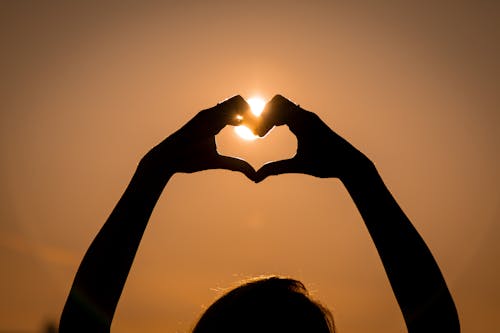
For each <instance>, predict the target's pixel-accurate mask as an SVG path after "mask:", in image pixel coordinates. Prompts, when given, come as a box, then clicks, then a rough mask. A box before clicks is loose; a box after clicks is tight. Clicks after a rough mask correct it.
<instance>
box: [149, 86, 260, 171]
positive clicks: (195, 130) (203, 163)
mask: <svg viewBox="0 0 500 333" xmlns="http://www.w3.org/2000/svg"><path fill="white" fill-rule="evenodd" d="M249 113H250V106H249V105H248V104H247V102H246V101H245V100H244V99H243V98H242V97H241V96H239V95H238V96H234V97H231V98H229V99H227V100H225V101H223V102H222V103H219V104H217V105H216V106H214V107H212V108H210V109H207V110H203V111H200V112H199V113H198V114H197V115H196V116H195V117H194V118H193V119H191V120H190V121H189V122H188V123H187V124H186V125H184V126H183V127H182V128H181V129H179V130H178V131H177V132H175V133H174V134H172V135H171V136H169V137H168V138H166V139H165V140H164V141H163V142H161V143H160V144H159V145H157V146H156V147H154V148H153V149H152V150H151V151H150V152H149V153H148V154H146V156H145V157H144V158H143V160H142V162H141V163H147V164H148V165H149V166H153V167H154V168H155V169H156V170H157V171H159V172H165V173H172V174H173V173H176V172H186V173H192V172H197V171H202V170H208V169H227V170H232V171H239V172H242V173H243V174H245V175H246V176H247V177H248V178H250V179H253V177H254V175H255V170H254V168H253V167H252V166H251V165H250V164H248V163H247V162H245V161H243V160H241V159H238V158H235V157H228V156H222V155H219V154H218V153H217V147H216V143H215V136H216V135H217V133H219V132H220V131H221V130H222V129H223V128H224V127H225V126H226V125H233V126H236V125H240V124H241V123H242V119H243V117H244V116H245V115H248V114H249Z"/></svg>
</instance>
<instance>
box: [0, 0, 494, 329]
mask: <svg viewBox="0 0 500 333" xmlns="http://www.w3.org/2000/svg"><path fill="white" fill-rule="evenodd" d="M401 3H403V2H401ZM499 13H500V8H499V5H498V2H496V1H468V2H460V1H454V2H450V4H449V5H447V4H445V2H444V1H443V2H440V1H424V2H418V3H415V4H408V3H407V2H406V1H405V2H404V4H395V3H393V2H392V1H391V2H387V3H385V2H383V1H370V2H364V3H361V2H357V4H352V3H351V2H349V3H339V2H336V1H308V2H306V1H239V2H237V4H236V1H179V2H163V3H162V4H159V2H148V3H147V2H145V1H141V2H127V1H116V2H107V3H106V4H105V5H104V4H103V3H102V2H97V1H96V2H85V3H83V2H82V3H80V4H74V3H72V2H71V3H70V2H65V3H63V2H44V3H43V4H41V3H39V2H37V1H33V2H31V1H2V2H0V42H1V44H0V45H1V53H0V149H1V151H2V154H1V158H0V185H1V186H0V269H1V271H0V295H1V297H0V331H2V332H9V331H14V330H16V331H20V330H23V331H26V332H37V331H40V329H41V327H43V325H44V323H46V322H47V321H57V320H58V318H59V315H60V312H61V310H62V307H63V304H64V302H65V299H66V296H67V294H68V292H69V288H70V285H71V283H72V280H73V277H74V274H75V272H76V269H77V267H78V264H79V262H80V260H81V258H82V256H83V254H84V253H85V251H86V249H87V247H88V245H89V244H90V242H91V241H92V239H93V237H94V236H95V234H96V233H97V232H98V230H99V228H100V227H101V225H102V224H103V223H104V221H105V220H106V218H107V216H108V214H109V213H110V212H111V210H112V208H113V207H114V204H115V203H116V202H117V200H118V198H119V197H120V195H121V193H122V191H123V190H124V189H125V187H126V185H127V183H128V181H129V179H130V177H131V175H132V174H133V172H134V170H135V167H136V165H137V163H138V161H139V159H140V158H141V156H143V154H144V153H145V152H147V151H148V150H149V149H150V148H151V147H152V146H154V145H155V144H157V143H158V142H160V141H161V140H162V139H163V138H164V137H166V136H168V135H169V134H170V133H172V132H173V131H175V130H176V129H178V128H179V127H180V126H182V125H183V124H184V123H185V122H186V121H188V120H189V119H190V118H191V117H192V116H193V115H194V114H195V113H196V112H197V111H198V110H201V109H203V108H207V107H210V106H212V105H214V104H215V103H217V102H218V101H220V100H222V99H225V98H227V97H229V96H231V95H234V94H242V95H243V96H244V97H246V98H248V97H251V96H253V95H254V94H260V95H261V96H263V97H264V98H266V99H269V98H271V97H272V96H273V95H274V94H276V93H280V94H283V95H285V96H287V97H289V98H290V99H292V100H294V101H295V102H297V103H299V104H300V105H301V106H302V107H304V108H305V109H308V110H311V111H314V112H316V113H317V114H318V115H319V116H320V117H321V118H322V119H323V120H324V121H325V122H326V123H327V124H329V125H330V126H331V127H332V128H333V129H334V130H335V131H337V132H338V133H339V134H340V135H342V136H344V137H345V138H346V139H348V140H349V141H350V142H351V143H353V144H354V145H355V146H356V147H357V148H359V149H360V150H361V151H363V152H364V153H365V154H366V155H368V156H369V157H370V158H371V159H372V160H373V161H374V162H375V163H376V165H377V167H378V169H379V171H380V173H381V175H382V177H383V178H384V180H385V182H386V184H387V185H388V187H389V188H390V190H391V191H392V193H393V194H394V195H395V197H396V198H397V200H398V202H399V203H400V205H401V206H402V208H403V209H404V210H405V212H406V213H407V214H408V216H409V217H410V219H411V220H412V222H413V223H414V225H415V226H416V228H417V229H418V231H419V232H420V233H421V235H422V236H423V237H424V239H425V240H426V242H427V244H428V245H429V247H430V248H431V251H432V252H433V254H434V256H435V258H436V260H437V261H438V263H439V265H440V267H441V269H442V272H443V274H444V276H445V278H446V280H447V283H448V286H449V288H450V290H451V292H452V295H453V297H454V299H455V302H456V305H457V307H458V311H459V314H460V320H461V324H462V327H463V332H495V331H500V323H499V321H498V314H499V313H500V284H499V283H498V281H500V267H499V264H498V258H500V244H499V243H498V241H497V239H498V237H499V236H500V227H499V223H498V222H499V217H500V212H499V207H500V175H499V172H498V170H499V169H500V163H499V156H498V155H499V154H498V147H499V144H500V128H499V127H500V126H499V125H500V112H499V106H500V105H499V95H498V93H499V77H500V70H499V68H500V66H499V63H498V59H500V50H499V45H500V43H499V40H500V23H499V22H500V17H499V16H500V15H499ZM295 144H296V141H295V139H294V137H293V136H292V135H291V134H290V133H289V132H288V130H287V129H286V128H280V129H279V130H275V131H274V132H273V133H272V135H270V136H269V137H268V138H266V140H260V141H259V142H258V144H255V143H248V142H243V141H241V140H240V139H238V138H237V137H236V136H235V135H234V132H233V131H232V129H225V130H224V131H223V132H222V133H221V134H220V136H219V137H218V145H219V149H220V151H221V152H224V153H226V154H231V155H235V156H240V157H244V158H246V159H247V160H248V161H250V162H251V163H253V164H254V165H255V166H258V165H259V164H262V163H263V162H265V161H268V160H271V159H280V158H283V157H286V156H290V155H292V154H293V150H294V147H295ZM262 274H280V275H287V276H292V277H295V278H298V279H301V280H302V281H303V282H304V283H305V284H306V286H307V287H308V288H309V289H310V290H311V291H312V292H313V295H314V297H316V298H317V299H319V300H320V301H322V302H323V303H324V304H325V305H327V306H328V307H330V309H332V311H333V314H334V317H335V320H336V325H337V328H338V329H339V330H340V332H346V333H347V332H349V333H361V332H374V333H377V332H402V331H404V323H403V319H402V316H401V314H400V312H399V309H398V307H397V304H396V301H395V299H394V297H393V294H392V291H391V289H390V287H389V283H388V281H387V278H386V277H385V274H384V271H383V268H382V265H381V263H380V260H379V258H378V256H377V254H376V251H375V248H374V246H373V244H372V242H371V240H370V238H369V235H368V233H367V231H366V229H365V227H364V225H363V222H362V220H361V218H360V216H359V214H358V212H357V211H356V209H355V207H354V205H353V203H352V201H351V200H350V198H349V197H348V194H347V192H346V191H345V189H344V188H343V187H342V186H341V184H340V182H339V181H338V180H335V179H328V180H321V179H315V178H312V177H308V176H303V175H283V176H280V177H275V178H272V179H269V180H266V181H265V182H264V183H262V184H259V185H255V184H253V183H251V182H250V181H248V180H247V179H246V178H244V177H243V176H241V175H239V174H234V173H230V172H228V171H208V172H203V173H198V174H194V175H176V176H175V177H174V178H173V179H172V180H171V182H170V183H169V184H168V185H167V188H166V190H165V191H164V193H163V196H162V197H161V199H160V201H159V202H158V205H157V208H156V210H155V212H154V214H153V216H152V218H151V221H150V224H149V226H148V229H147V230H146V233H145V236H144V238H143V242H142V244H141V247H140V249H139V252H138V255H137V257H136V261H135V263H134V266H133V267H132V270H131V273H130V275H129V279H128V281H127V284H126V286H125V290H124V292H123V295H122V298H121V301H120V304H119V306H118V310H117V313H116V316H115V321H114V323H113V331H114V332H146V331H149V332H187V331H188V330H189V328H190V327H191V326H192V325H193V324H194V322H195V321H196V318H197V317H198V316H199V315H200V313H201V311H202V309H203V308H204V307H206V306H208V305H209V304H210V303H211V302H212V301H213V300H214V299H215V298H216V297H217V296H218V295H220V292H221V290H223V289H224V288H227V287H231V286H234V285H235V284H237V282H238V281H240V280H241V279H244V278H247V277H252V276H258V275H262Z"/></svg>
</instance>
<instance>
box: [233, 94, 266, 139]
mask: <svg viewBox="0 0 500 333" xmlns="http://www.w3.org/2000/svg"><path fill="white" fill-rule="evenodd" d="M247 103H248V104H249V105H250V109H251V111H252V113H253V114H254V115H255V116H257V117H258V116H260V114H261V113H262V111H263V110H264V106H266V101H264V99H262V98H260V97H252V98H249V99H247ZM234 131H235V132H236V134H238V135H239V136H240V137H241V138H242V139H244V140H255V139H257V138H258V137H259V136H258V135H255V134H253V132H252V130H251V129H249V128H248V127H246V126H244V125H241V126H236V127H235V128H234Z"/></svg>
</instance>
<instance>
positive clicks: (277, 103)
mask: <svg viewBox="0 0 500 333" xmlns="http://www.w3.org/2000/svg"><path fill="white" fill-rule="evenodd" d="M309 113H310V112H308V111H305V110H303V109H302V108H301V107H300V106H299V105H297V104H294V103H293V102H292V101H290V100H288V99H287V98H285V97H283V96H281V95H276V96H274V97H273V98H272V99H271V100H270V101H269V102H268V103H267V104H266V106H265V107H264V111H262V114H261V115H260V119H259V122H258V124H257V126H256V128H255V132H256V133H257V134H258V135H259V136H261V137H262V136H264V135H266V134H267V132H269V131H270V130H271V129H272V128H273V127H274V126H281V125H288V127H289V128H290V131H292V133H294V134H297V133H298V132H300V129H301V127H302V126H301V125H302V124H303V123H304V118H305V117H307V115H308V114H309Z"/></svg>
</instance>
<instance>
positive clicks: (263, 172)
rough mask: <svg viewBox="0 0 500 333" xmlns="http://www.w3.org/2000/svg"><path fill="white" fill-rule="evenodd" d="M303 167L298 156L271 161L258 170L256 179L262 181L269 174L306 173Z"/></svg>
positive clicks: (258, 181)
mask: <svg viewBox="0 0 500 333" xmlns="http://www.w3.org/2000/svg"><path fill="white" fill-rule="evenodd" d="M303 169H304V168H303V167H302V165H301V163H300V162H299V161H298V160H297V159H296V158H291V159H287V160H281V161H275V162H270V163H267V164H264V165H263V166H262V167H261V168H260V169H259V170H257V172H256V173H255V178H254V181H255V182H256V183H260V182H261V181H263V180H264V179H266V178H267V177H269V176H277V175H281V174H284V173H304V171H303Z"/></svg>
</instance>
